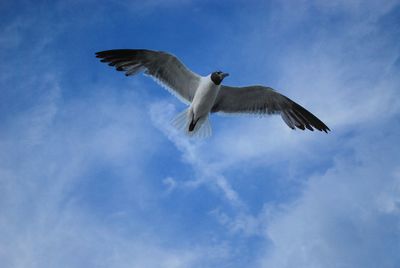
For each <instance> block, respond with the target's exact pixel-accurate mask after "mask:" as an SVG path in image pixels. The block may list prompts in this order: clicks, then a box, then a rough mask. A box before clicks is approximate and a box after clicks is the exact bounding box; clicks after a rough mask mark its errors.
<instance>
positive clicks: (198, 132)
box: [172, 109, 212, 139]
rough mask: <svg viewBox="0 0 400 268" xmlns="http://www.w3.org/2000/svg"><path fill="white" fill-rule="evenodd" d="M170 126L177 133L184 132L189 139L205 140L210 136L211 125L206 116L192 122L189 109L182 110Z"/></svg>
mask: <svg viewBox="0 0 400 268" xmlns="http://www.w3.org/2000/svg"><path fill="white" fill-rule="evenodd" d="M172 126H174V127H175V128H176V129H177V130H179V131H182V130H183V131H184V133H185V134H186V135H188V136H189V137H194V138H199V139H205V138H207V137H209V136H211V134H212V130H211V124H210V121H209V118H208V116H205V117H202V118H199V119H198V120H197V121H196V122H192V118H191V116H190V111H189V109H186V110H184V111H183V112H181V113H180V114H178V115H177V116H176V117H175V118H174V120H172Z"/></svg>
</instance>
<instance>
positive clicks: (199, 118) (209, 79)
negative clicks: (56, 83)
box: [96, 49, 330, 137]
mask: <svg viewBox="0 0 400 268" xmlns="http://www.w3.org/2000/svg"><path fill="white" fill-rule="evenodd" d="M96 57H97V58H100V59H101V62H105V63H108V65H110V66H113V67H115V68H116V70H117V71H123V72H125V75H126V76H132V75H135V74H138V73H139V72H142V71H144V73H145V74H146V75H149V76H151V77H152V78H153V79H155V80H156V81H157V82H158V83H159V84H160V85H162V86H163V87H165V88H166V89H168V90H169V91H170V92H171V93H172V94H174V95H175V96H176V97H178V98H179V99H180V100H181V101H183V102H184V103H186V104H188V105H189V107H188V108H187V109H186V110H184V111H183V112H182V113H180V114H179V115H178V116H177V117H176V118H175V119H174V120H173V124H174V125H175V127H177V128H178V129H183V130H184V131H185V132H186V134H188V135H190V136H199V137H207V136H209V135H211V126H210V123H209V119H208V118H209V116H210V113H216V112H222V113H247V114H265V115H270V114H280V115H281V117H282V119H283V121H284V122H285V123H286V124H287V125H288V126H289V127H290V128H291V129H295V128H298V129H302V130H304V129H308V130H311V131H313V130H314V129H317V130H319V131H324V132H326V133H327V132H328V131H330V129H329V128H328V127H327V126H326V125H325V124H324V123H323V122H322V121H321V120H319V119H318V118H317V117H316V116H315V115H313V114H312V113H310V112H309V111H307V110H306V109H305V108H303V107H302V106H300V105H299V104H297V103H296V102H294V101H292V100H291V99H289V98H288V97H286V96H284V95H282V94H280V93H278V92H276V91H275V90H274V89H272V88H270V87H265V86H260V85H254V86H246V87H232V86H226V85H222V84H221V83H222V81H223V80H224V78H225V77H227V76H228V75H229V74H228V73H224V72H222V71H215V72H212V73H211V74H209V75H207V76H200V75H198V74H196V73H194V72H193V71H191V70H190V69H189V68H187V67H186V66H185V65H184V64H183V63H182V62H181V61H180V60H179V59H178V58H177V57H176V56H174V55H172V54H170V53H167V52H163V51H153V50H147V49H113V50H106V51H101V52H97V53H96Z"/></svg>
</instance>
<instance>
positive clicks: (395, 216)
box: [264, 131, 400, 267]
mask: <svg viewBox="0 0 400 268" xmlns="http://www.w3.org/2000/svg"><path fill="white" fill-rule="evenodd" d="M396 133H397V134H398V131H396V132H395V133H391V134H389V133H388V131H385V134H382V135H371V136H370V137H368V138H366V137H360V136H359V135H357V136H356V137H354V138H353V139H352V142H350V143H349V144H350V147H351V148H352V150H353V151H354V154H350V155H346V156H342V157H340V158H338V159H337V160H336V164H335V166H334V167H332V168H331V169H330V170H328V171H327V172H326V174H324V175H322V176H314V177H312V178H311V179H310V180H309V181H308V183H307V186H306V187H305V189H304V192H303V194H302V196H301V198H299V199H298V200H296V201H295V202H294V203H293V204H291V205H288V206H286V207H285V208H284V209H280V210H277V211H276V212H275V216H274V217H272V220H270V223H269V224H268V228H267V230H266V232H267V235H268V237H269V238H270V239H271V241H272V243H273V247H271V250H270V251H268V252H267V253H266V256H265V258H264V265H265V267H293V266H296V267H377V266H379V267H397V266H398V263H399V261H400V259H399V258H398V254H397V252H398V250H399V249H400V244H399V243H398V241H399V239H400V232H399V226H400V213H399V201H398V198H397V196H399V195H400V191H399V190H400V188H399V183H400V177H399V176H398V173H397V171H398V169H399V167H400V166H399V163H398V162H397V161H396V159H398V158H399V153H398V151H397V150H396V149H395V148H390V147H391V144H392V142H393V140H395V139H396ZM383 137H385V138H384V139H380V140H375V138H383ZM360 140H361V141H360ZM371 140H374V143H373V144H372V143H371Z"/></svg>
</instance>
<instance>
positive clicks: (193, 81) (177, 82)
mask: <svg viewBox="0 0 400 268" xmlns="http://www.w3.org/2000/svg"><path fill="white" fill-rule="evenodd" d="M96 57H97V58H101V62H106V63H108V65H110V66H114V67H115V68H116V69H117V71H123V72H125V75H126V76H130V75H135V74H137V73H139V72H141V71H145V74H147V75H150V76H151V77H153V78H154V79H155V80H156V81H157V82H159V83H160V84H161V85H162V86H163V87H165V88H166V89H168V90H169V91H170V92H171V93H172V94H174V95H175V96H177V97H178V98H179V99H181V100H182V101H183V102H186V103H188V102H191V101H192V100H193V97H194V94H195V92H196V89H197V86H198V84H199V81H200V76H199V75H197V74H195V73H194V72H192V71H191V70H189V69H188V68H187V67H186V66H185V65H184V64H183V63H182V62H180V61H179V59H178V58H177V57H175V56H173V55H171V54H168V53H166V52H162V51H152V50H146V49H114V50H106V51H101V52H97V53H96Z"/></svg>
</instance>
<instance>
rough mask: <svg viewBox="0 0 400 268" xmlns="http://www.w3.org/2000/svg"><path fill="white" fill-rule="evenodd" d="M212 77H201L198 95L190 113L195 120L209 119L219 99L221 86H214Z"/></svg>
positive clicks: (195, 96) (194, 99)
mask: <svg viewBox="0 0 400 268" xmlns="http://www.w3.org/2000/svg"><path fill="white" fill-rule="evenodd" d="M210 76H211V75H208V76H203V77H201V80H200V83H199V86H198V87H197V90H196V94H195V95H194V98H193V101H192V103H191V105H190V108H189V112H190V113H191V115H192V116H193V119H194V120H198V119H200V118H202V117H207V116H208V114H209V113H210V111H211V108H212V106H213V105H214V102H215V99H216V98H217V95H218V92H219V88H220V85H216V84H214V82H213V81H212V80H211V77H210Z"/></svg>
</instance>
